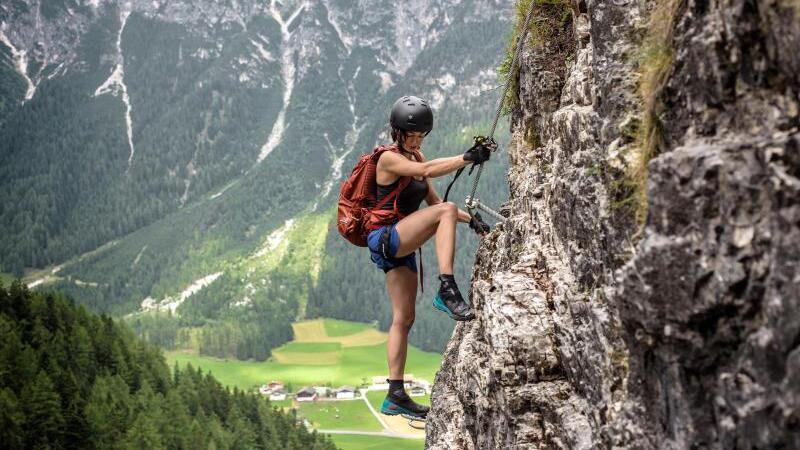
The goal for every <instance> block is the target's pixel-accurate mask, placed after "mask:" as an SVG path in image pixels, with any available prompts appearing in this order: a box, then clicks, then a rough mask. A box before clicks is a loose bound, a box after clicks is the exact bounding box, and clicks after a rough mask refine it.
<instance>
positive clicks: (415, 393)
mask: <svg viewBox="0 0 800 450" xmlns="http://www.w3.org/2000/svg"><path fill="white" fill-rule="evenodd" d="M426 393H427V391H426V390H425V388H424V387H422V386H421V385H419V384H414V385H412V386H411V389H409V391H408V395H410V396H412V397H419V396H422V395H425V394H426Z"/></svg>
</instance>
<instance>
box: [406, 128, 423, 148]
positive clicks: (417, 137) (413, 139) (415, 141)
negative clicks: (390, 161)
mask: <svg viewBox="0 0 800 450" xmlns="http://www.w3.org/2000/svg"><path fill="white" fill-rule="evenodd" d="M423 139H425V133H422V132H420V131H409V132H407V133H406V138H405V140H404V141H403V146H404V147H405V148H406V149H408V150H411V151H417V150H419V148H420V147H421V146H422V140H423Z"/></svg>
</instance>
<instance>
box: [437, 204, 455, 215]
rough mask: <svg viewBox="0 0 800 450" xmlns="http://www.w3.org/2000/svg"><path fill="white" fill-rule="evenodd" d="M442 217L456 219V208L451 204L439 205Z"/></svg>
mask: <svg viewBox="0 0 800 450" xmlns="http://www.w3.org/2000/svg"><path fill="white" fill-rule="evenodd" d="M439 207H440V208H441V214H442V217H451V218H452V217H458V206H456V204H455V203H453V202H444V203H440V204H439Z"/></svg>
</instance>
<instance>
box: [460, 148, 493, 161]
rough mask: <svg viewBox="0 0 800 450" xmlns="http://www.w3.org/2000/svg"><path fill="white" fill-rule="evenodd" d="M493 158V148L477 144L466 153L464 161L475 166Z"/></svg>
mask: <svg viewBox="0 0 800 450" xmlns="http://www.w3.org/2000/svg"><path fill="white" fill-rule="evenodd" d="M495 147H496V146H495ZM491 156H492V147H491V146H490V145H486V144H483V143H475V145H473V146H472V147H470V149H469V150H467V151H466V152H464V161H470V162H472V163H473V164H482V163H484V162H486V161H488V160H489V157H491Z"/></svg>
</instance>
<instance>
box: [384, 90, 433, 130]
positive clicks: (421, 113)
mask: <svg viewBox="0 0 800 450" xmlns="http://www.w3.org/2000/svg"><path fill="white" fill-rule="evenodd" d="M389 124H390V125H391V126H392V128H394V129H396V130H402V131H421V132H423V133H425V134H428V133H430V132H431V130H432V129H433V111H432V110H431V107H430V106H428V102H426V101H425V100H423V99H421V98H419V97H416V96H413V95H406V96H405V97H400V98H399V99H398V100H397V101H396V102H394V105H393V106H392V112H391V114H390V115H389Z"/></svg>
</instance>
